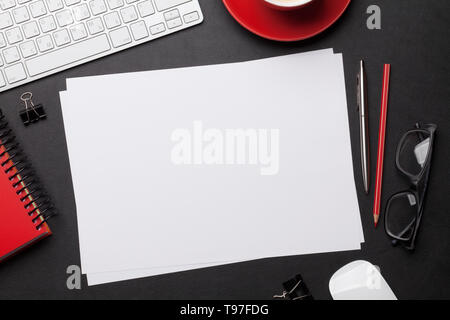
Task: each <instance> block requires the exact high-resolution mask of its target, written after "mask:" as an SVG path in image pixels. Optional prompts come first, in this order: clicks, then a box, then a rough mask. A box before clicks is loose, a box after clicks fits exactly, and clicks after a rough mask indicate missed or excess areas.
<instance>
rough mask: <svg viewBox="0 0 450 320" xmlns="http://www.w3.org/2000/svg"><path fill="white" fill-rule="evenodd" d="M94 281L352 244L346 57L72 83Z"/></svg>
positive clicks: (356, 228)
mask: <svg viewBox="0 0 450 320" xmlns="http://www.w3.org/2000/svg"><path fill="white" fill-rule="evenodd" d="M61 104H62V109H63V115H64V123H65V129H66V135H67V144H68V150H69V157H70V163H71V170H72V177H73V184H74V191H75V197H76V204H77V217H78V229H79V240H80V253H81V263H82V270H83V273H84V274H87V277H88V283H89V285H96V284H101V283H107V282H113V281H120V280H126V279H132V278H139V277H146V276H152V275H158V274H164V273H170V272H177V271H183V270H190V269H195V268H203V267H209V266H215V265H220V264H226V263H233V262H241V261H247V260H252V259H260V258H267V257H278V256H287V255H299V254H310V253H322V252H334V251H343V250H358V249H360V246H361V243H362V242H364V237H363V232H362V226H361V219H360V214H359V209H358V202H357V197H356V191H355V186H354V179H353V169H352V159H351V146H350V137H349V125H348V117H347V103H346V93H345V82H344V69H343V62H342V55H340V54H333V52H332V50H323V51H317V52H311V53H305V54H295V55H289V56H284V57H277V58H270V59H264V60H258V61H251V62H244V63H234V64H225V65H214V66H205V67H194V68H183V69H172V70H163V71H150V72H141V73H132V74H119V75H108V76H98V77H87V78H77V79H69V80H67V91H66V92H61Z"/></svg>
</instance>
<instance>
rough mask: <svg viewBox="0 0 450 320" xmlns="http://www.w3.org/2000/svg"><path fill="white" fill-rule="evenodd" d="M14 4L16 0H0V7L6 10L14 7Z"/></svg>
mask: <svg viewBox="0 0 450 320" xmlns="http://www.w3.org/2000/svg"><path fill="white" fill-rule="evenodd" d="M15 6H16V1H14V0H0V9H3V10H7V9H11V8H14V7H15Z"/></svg>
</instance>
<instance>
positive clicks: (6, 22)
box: [0, 12, 13, 29]
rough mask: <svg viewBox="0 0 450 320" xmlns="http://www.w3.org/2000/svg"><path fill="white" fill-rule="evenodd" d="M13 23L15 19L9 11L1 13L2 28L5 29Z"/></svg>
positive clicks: (0, 25)
mask: <svg viewBox="0 0 450 320" xmlns="http://www.w3.org/2000/svg"><path fill="white" fill-rule="evenodd" d="M12 25H13V20H12V18H11V14H10V13H9V12H5V13H0V29H5V28H8V27H11V26H12Z"/></svg>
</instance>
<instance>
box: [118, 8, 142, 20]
mask: <svg viewBox="0 0 450 320" xmlns="http://www.w3.org/2000/svg"><path fill="white" fill-rule="evenodd" d="M120 14H121V15H122V19H123V22H125V23H129V22H131V21H135V20H137V19H138V15H137V12H136V9H135V8H134V6H131V7H127V8H124V9H122V10H120Z"/></svg>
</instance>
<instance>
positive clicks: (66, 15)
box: [56, 10, 73, 27]
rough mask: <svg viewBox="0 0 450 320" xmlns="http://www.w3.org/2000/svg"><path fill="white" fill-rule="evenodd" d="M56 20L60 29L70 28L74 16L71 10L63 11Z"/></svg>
mask: <svg viewBox="0 0 450 320" xmlns="http://www.w3.org/2000/svg"><path fill="white" fill-rule="evenodd" d="M56 20H57V21H58V25H59V26H60V27H65V26H68V25H69V24H72V23H73V16H72V12H70V10H63V11H60V12H58V13H57V14H56Z"/></svg>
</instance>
